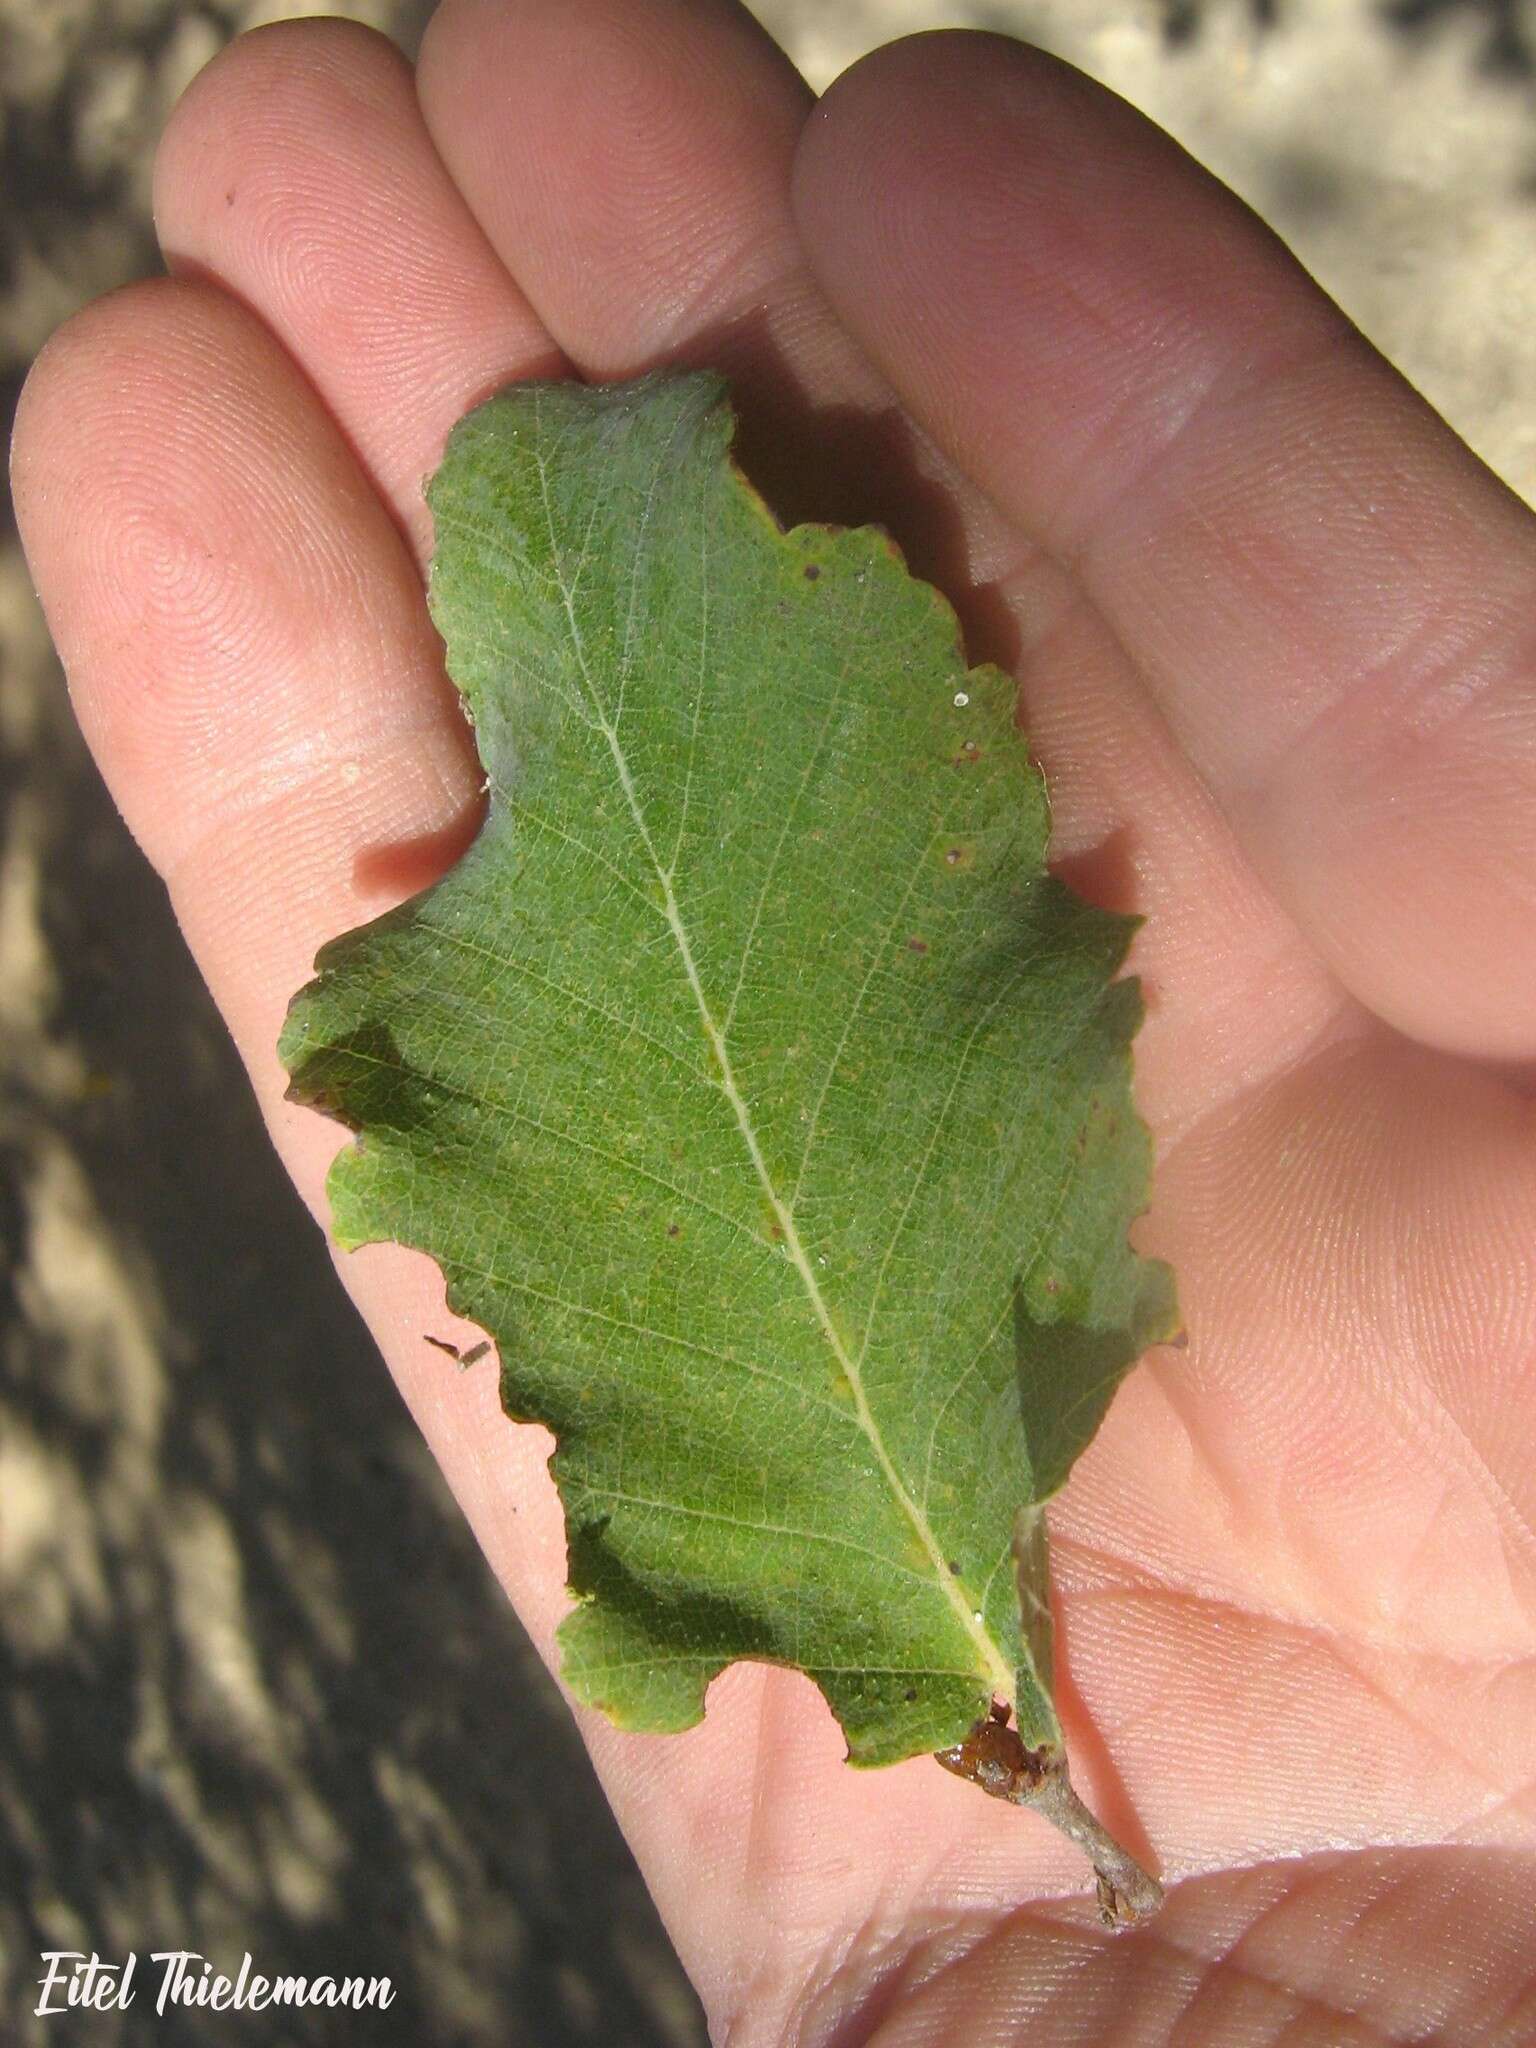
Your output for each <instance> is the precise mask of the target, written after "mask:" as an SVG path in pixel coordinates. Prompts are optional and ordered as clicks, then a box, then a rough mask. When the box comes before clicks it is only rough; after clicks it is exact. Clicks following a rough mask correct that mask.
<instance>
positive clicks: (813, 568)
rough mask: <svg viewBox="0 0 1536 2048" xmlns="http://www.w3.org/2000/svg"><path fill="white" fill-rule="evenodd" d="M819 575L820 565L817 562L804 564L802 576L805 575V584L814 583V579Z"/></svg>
mask: <svg viewBox="0 0 1536 2048" xmlns="http://www.w3.org/2000/svg"><path fill="white" fill-rule="evenodd" d="M820 574H821V564H820V563H819V562H807V563H806V565H805V570H804V575H805V580H806V582H807V583H814V582H815V581H816V578H817V577H818V576H819V575H820Z"/></svg>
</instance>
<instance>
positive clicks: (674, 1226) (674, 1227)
mask: <svg viewBox="0 0 1536 2048" xmlns="http://www.w3.org/2000/svg"><path fill="white" fill-rule="evenodd" d="M682 1234H683V1226H682V1225H681V1223H669V1224H668V1225H667V1235H668V1237H681V1236H682Z"/></svg>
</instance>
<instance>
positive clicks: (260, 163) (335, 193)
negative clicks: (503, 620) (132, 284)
mask: <svg viewBox="0 0 1536 2048" xmlns="http://www.w3.org/2000/svg"><path fill="white" fill-rule="evenodd" d="M155 221H156V227H157V230H158V232H159V236H160V242H161V246H162V248H163V249H164V251H165V255H166V260H167V262H168V264H169V265H170V267H171V269H172V271H173V272H175V273H177V274H180V275H195V276H203V277H207V278H211V279H213V280H215V281H217V282H218V283H219V284H221V285H223V286H224V287H225V288H226V289H227V290H229V291H232V292H233V293H235V294H236V296H237V297H239V298H241V299H243V300H244V302H245V303H246V304H247V305H248V306H250V307H251V308H252V309H253V310H254V311H255V312H256V313H258V314H259V315H260V317H261V318H262V320H264V321H265V322H266V324H267V326H268V327H270V328H271V330H272V332H273V333H274V334H275V335H277V336H278V338H279V339H280V340H281V341H282V342H283V344H284V346H285V347H286V348H287V349H288V351H289V353H290V354H291V355H292V356H293V358H294V360H295V361H296V362H297V363H298V364H299V365H300V367H301V368H302V369H303V371H304V373H305V375H306V376H307V377H308V378H309V381H310V382H311V383H312V384H313V385H314V387H315V389H316V390H317V391H318V392H319V393H320V395H321V397H322V398H323V399H324V400H325V402H326V404H327V406H328V407H329V408H330V410H331V412H332V414H333V415H334V417H335V418H336V419H337V421H338V422H339V423H340V425H341V427H342V430H343V432H344V433H345V435H346V437H347V439H348V440H349V441H350V443H351V445H352V447H353V449H354V450H355V451H356V453H357V455H358V456H359V458H360V460H361V461H362V463H363V466H364V468H365V469H366V470H367V471H368V473H369V475H370V476H371V477H372V478H373V480H374V482H375V485H376V486H377V488H378V490H379V492H380V495H381V496H382V497H383V498H384V499H385V501H386V503H388V504H389V505H390V506H391V508H392V510H393V512H394V514H395V517H396V519H397V520H398V521H399V523H400V525H401V527H402V528H403V530H404V531H405V532H406V533H407V534H408V535H409V536H410V539H411V541H412V544H413V546H414V547H415V549H416V552H417V556H418V559H420V560H425V558H426V556H427V554H428V553H429V552H430V547H431V525H430V520H429V518H428V514H427V509H426V504H425V501H424V499H423V496H422V482H423V479H424V478H425V477H426V476H428V475H429V474H430V473H431V471H432V470H433V469H435V468H436V466H437V463H438V461H439V459H440V457H441V454H442V446H443V440H444V437H445V436H446V434H447V431H448V428H449V427H450V426H451V425H452V424H453V422H454V421H455V420H456V419H457V418H458V417H459V416H460V414H461V413H464V412H466V411H467V410H468V409H469V407H470V406H471V405H473V404H474V403H476V401H478V400H479V399H481V398H483V397H485V396H486V395H487V394H488V393H489V392H491V391H493V390H495V389H497V388H498V387H499V386H501V385H503V384H507V383H510V382H512V381H513V380H515V379H521V378H525V377H557V376H562V375H568V374H569V371H568V368H567V366H566V365H565V364H564V362H563V361H562V359H561V357H560V354H559V352H558V350H557V349H556V348H555V347H554V345H553V344H552V342H551V341H550V339H549V336H548V335H547V334H546V332H545V331H544V329H543V327H542V326H541V325H540V323H539V321H538V318H537V316H536V315H535V314H534V312H533V310H532V308H531V307H530V306H529V304H528V301H527V299H526V298H525V297H524V296H523V294H522V293H521V292H520V291H519V290H518V288H517V287H516V285H515V284H514V283H513V282H512V279H511V278H510V277H509V276H508V274H507V272H506V270H505V268H504V267H503V265H502V264H501V263H500V262H499V261H498V259H497V257H496V255H495V252H494V251H493V250H492V249H491V247H490V245H489V243H488V242H487V241H486V239H485V236H484V235H483V234H482V232H481V230H480V228H479V227H478V226H477V225H476V223H475V220H474V218H473V216H472V215H471V214H470V212H469V210H468V208H467V207H466V206H465V204H464V202H463V200H462V199H461V198H460V196H459V194H458V193H457V191H456V190H455V189H454V186H453V181H452V180H451V179H450V177H449V176H448V173H447V172H446V171H445V170H444V168H443V165H442V162H441V160H440V158H439V157H438V154H437V152H436V150H435V149H434V148H433V145H432V142H431V139H430V137H429V136H428V134H427V131H426V128H425V125H424V123H423V121H422V118H421V113H420V109H419V108H418V106H417V103H416V92H415V86H414V84H413V81H412V76H411V70H410V66H409V65H408V64H407V63H406V61H405V59H404V58H403V57H402V56H401V54H400V52H399V51H398V50H397V49H396V48H395V46H394V45H393V44H392V43H390V42H389V41H388V40H387V39H386V38H385V37H384V36H381V35H378V34H376V33H375V32H374V31H373V30H371V29H367V28H363V27H362V26H360V25H359V24H357V23H355V22H348V21H290V22H280V23H277V24H275V25H274V26H272V27H270V28H262V29H257V30H255V31H253V32H252V33H251V34H249V35H244V36H240V37H238V38H237V39H236V40H235V41H234V42H233V43H231V44H230V45H229V46H228V48H227V49H225V50H224V51H223V52H222V53H221V54H220V55H219V56H218V57H216V58H215V59H214V60H213V62H212V63H211V64H210V65H208V67H207V68H206V70H204V71H203V72H202V73H200V74H199V76H198V78H197V79H196V80H195V81H194V83H193V85H192V86H191V88H190V89H189V90H188V92H187V93H186V94H185V95H184V96H183V98H182V100H181V101H180V103H179V104H178V106H177V108H176V111H175V113H174V114H173V115H172V117H171V120H170V122H169V124H168V126H167V128H166V131H165V134H164V136H163V137H162V139H161V143H160V147H159V151H158V153H157V156H156V160H155Z"/></svg>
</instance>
